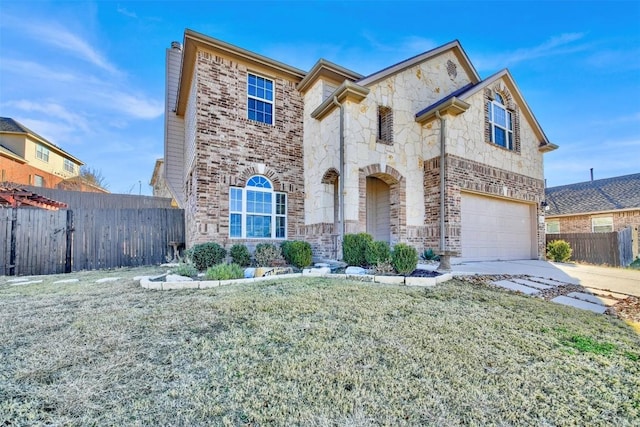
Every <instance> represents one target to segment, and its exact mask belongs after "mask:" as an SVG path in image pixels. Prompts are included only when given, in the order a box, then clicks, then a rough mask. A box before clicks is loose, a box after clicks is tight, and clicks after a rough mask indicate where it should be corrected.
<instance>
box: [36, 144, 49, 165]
mask: <svg viewBox="0 0 640 427" xmlns="http://www.w3.org/2000/svg"><path fill="white" fill-rule="evenodd" d="M50 154H51V152H50V151H49V149H48V148H47V147H45V146H44V145H42V144H36V159H38V160H41V161H43V162H45V163H49V155H50ZM45 157H46V159H45Z"/></svg>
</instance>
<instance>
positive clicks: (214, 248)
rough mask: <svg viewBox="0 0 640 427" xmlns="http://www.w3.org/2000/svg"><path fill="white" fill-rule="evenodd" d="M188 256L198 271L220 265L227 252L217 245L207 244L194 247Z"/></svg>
mask: <svg viewBox="0 0 640 427" xmlns="http://www.w3.org/2000/svg"><path fill="white" fill-rule="evenodd" d="M188 256H189V258H190V259H191V261H192V262H193V264H194V265H195V266H196V268H197V269H198V270H199V271H202V270H206V269H207V268H209V267H211V266H213V265H216V264H220V263H221V262H222V261H224V258H225V257H226V256H227V251H226V250H225V249H224V248H223V247H222V246H220V245H219V244H217V243H214V242H208V243H201V244H199V245H194V246H193V247H192V248H191V249H189V251H188Z"/></svg>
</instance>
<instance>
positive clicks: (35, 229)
mask: <svg viewBox="0 0 640 427" xmlns="http://www.w3.org/2000/svg"><path fill="white" fill-rule="evenodd" d="M170 242H179V243H182V242H184V211H183V210H182V209H162V208H148V209H143V208H141V209H72V210H59V211H49V210H43V209H31V208H18V209H0V245H2V247H0V275H36V274H54V273H65V272H66V273H68V272H71V271H79V270H95V269H102V268H115V267H127V266H140V265H153V264H159V263H162V262H166V260H167V256H172V248H171V246H169V243H170Z"/></svg>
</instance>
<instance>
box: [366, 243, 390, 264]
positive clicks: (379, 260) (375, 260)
mask: <svg viewBox="0 0 640 427" xmlns="http://www.w3.org/2000/svg"><path fill="white" fill-rule="evenodd" d="M390 259H391V249H390V248H389V244H388V243H387V242H383V241H379V240H376V241H375V242H369V243H368V244H367V250H366V252H365V260H366V261H367V264H368V265H370V266H375V265H378V264H384V263H385V262H386V261H389V260H390Z"/></svg>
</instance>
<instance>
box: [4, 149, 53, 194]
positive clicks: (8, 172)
mask: <svg viewBox="0 0 640 427" xmlns="http://www.w3.org/2000/svg"><path fill="white" fill-rule="evenodd" d="M36 175H38V176H41V177H42V179H43V181H44V185H43V187H45V188H57V186H58V184H60V183H61V182H62V181H64V177H60V176H58V175H55V174H52V173H49V172H46V171H43V170H42V169H38V168H36V167H33V166H31V165H29V164H25V163H21V162H16V161H15V160H11V159H7V158H5V157H2V156H0V182H2V181H10V182H14V183H16V184H23V185H36V182H35V178H34V177H35V176H36Z"/></svg>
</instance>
